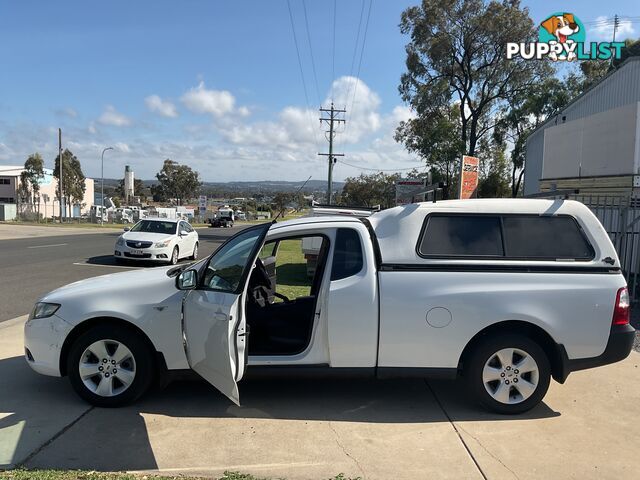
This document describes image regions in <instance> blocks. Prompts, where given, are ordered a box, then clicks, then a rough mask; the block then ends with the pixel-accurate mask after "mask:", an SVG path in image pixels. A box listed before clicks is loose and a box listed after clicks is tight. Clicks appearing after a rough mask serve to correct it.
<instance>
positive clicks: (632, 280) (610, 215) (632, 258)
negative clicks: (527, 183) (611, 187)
mask: <svg viewBox="0 0 640 480" xmlns="http://www.w3.org/2000/svg"><path fill="white" fill-rule="evenodd" d="M531 197H536V198H548V199H569V200H577V201H578V202H582V203H584V204H585V205H586V206H587V207H589V209H590V210H591V211H592V212H593V213H594V214H595V216H596V217H598V219H599V220H600V223H602V225H603V227H604V229H605V230H606V231H607V233H608V234H609V237H610V238H611V242H612V243H613V245H614V246H615V248H616V251H617V252H618V257H619V258H620V265H621V267H622V272H623V273H624V276H625V278H626V279H627V284H628V285H629V295H630V297H631V301H632V302H634V303H637V302H639V301H640V199H638V198H633V197H631V196H628V195H614V194H610V195H599V194H580V193H578V192H576V191H557V192H548V193H547V192H543V193H540V194H536V195H531V196H529V198H531Z"/></svg>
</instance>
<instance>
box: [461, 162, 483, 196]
mask: <svg viewBox="0 0 640 480" xmlns="http://www.w3.org/2000/svg"><path fill="white" fill-rule="evenodd" d="M479 164H480V160H479V159H478V158H477V157H469V156H468V155H464V156H463V157H462V166H461V169H460V170H461V171H460V199H467V198H476V197H477V196H478V165H479Z"/></svg>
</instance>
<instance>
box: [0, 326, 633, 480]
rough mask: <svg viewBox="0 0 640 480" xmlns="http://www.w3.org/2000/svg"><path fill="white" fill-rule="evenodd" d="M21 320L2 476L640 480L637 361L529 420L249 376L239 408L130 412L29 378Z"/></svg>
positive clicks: (3, 417)
mask: <svg viewBox="0 0 640 480" xmlns="http://www.w3.org/2000/svg"><path fill="white" fill-rule="evenodd" d="M24 320H25V318H24V317H20V318H18V319H14V320H10V321H8V322H4V323H2V324H0V468H9V467H12V466H15V465H24V466H26V467H33V468H36V467H38V468H80V469H95V470H117V471H120V470H129V471H154V472H157V471H161V472H165V473H168V474H178V473H185V474H191V475H211V476H214V475H220V474H222V472H223V471H224V470H238V471H243V472H247V473H253V474H255V475H259V476H267V477H285V478H287V479H318V478H328V477H330V476H333V475H336V474H337V473H340V472H343V473H345V474H346V475H348V476H361V477H363V478H366V479H385V480H387V479H390V478H393V479H405V478H406V479H412V480H413V479H423V478H456V479H459V478H465V479H466V478H478V479H482V478H491V479H502V478H505V479H509V478H519V479H526V478H555V479H558V478H580V479H583V478H594V479H596V478H597V479H601V478H612V479H613V478H615V479H621V478H638V476H639V475H640V456H639V455H638V453H637V446H636V443H637V439H638V435H637V433H636V431H637V428H638V419H639V418H640V381H638V380H639V376H640V370H639V369H638V364H639V363H640V354H638V353H635V352H632V354H631V356H630V358H628V359H627V360H625V361H624V362H622V363H619V364H616V365H611V366H607V367H602V368H600V369H596V370H591V371H585V372H578V373H575V374H572V375H571V376H570V377H569V379H568V381H567V383H566V384H565V385H558V384H555V383H554V384H552V387H551V389H550V391H549V394H548V395H547V397H546V400H545V403H544V404H542V405H540V406H539V407H538V408H536V409H534V410H533V411H532V412H530V413H529V414H527V415H524V416H518V417H502V416H495V415H492V414H488V413H485V412H483V411H481V410H479V409H477V408H476V407H475V405H473V404H470V403H468V401H467V400H466V396H465V394H464V390H462V389H461V387H460V386H459V385H457V384H455V383H452V382H429V383H426V382H424V381H417V380H407V381H374V380H371V381H369V380H356V381H349V380H293V379H290V380H282V379H280V380H253V381H248V382H243V383H242V384H241V388H240V391H241V401H242V403H243V406H242V407H236V406H234V405H232V404H231V403H230V402H229V401H228V400H227V399H225V398H224V397H223V396H222V395H221V394H219V393H217V391H216V390H215V389H213V388H211V387H209V386H208V385H207V384H206V383H204V382H180V383H174V384H172V385H171V386H169V387H168V388H167V389H166V390H164V391H161V392H153V393H152V394H150V395H148V396H147V397H146V398H145V399H143V400H142V401H140V402H139V403H137V404H136V405H133V406H131V407H128V408H123V409H116V410H110V409H99V408H93V407H89V406H88V405H87V404H85V403H83V402H81V401H80V400H79V399H78V398H77V397H76V395H75V394H74V393H73V392H72V390H71V387H70V386H69V385H68V382H67V380H66V379H56V378H47V377H42V376H39V375H36V374H35V373H33V372H31V370H30V369H29V367H28V366H27V365H26V364H25V362H24V360H23V358H22V324H23V322H24Z"/></svg>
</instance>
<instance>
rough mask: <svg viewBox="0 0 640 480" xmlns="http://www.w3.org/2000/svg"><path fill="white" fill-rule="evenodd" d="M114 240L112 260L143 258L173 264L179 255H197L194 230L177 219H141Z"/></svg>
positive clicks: (185, 222) (196, 235) (191, 256)
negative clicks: (113, 258) (113, 257)
mask: <svg viewBox="0 0 640 480" xmlns="http://www.w3.org/2000/svg"><path fill="white" fill-rule="evenodd" d="M124 230H125V232H124V233H123V234H122V235H120V237H118V240H117V241H116V246H115V251H114V256H115V258H116V260H118V261H122V260H144V261H152V262H162V263H169V264H171V265H175V264H176V263H178V261H179V260H180V259H181V258H190V259H193V260H195V259H196V258H198V232H196V231H195V230H194V229H193V227H192V226H191V225H189V222H187V221H185V220H180V219H168V218H145V219H143V220H140V221H139V222H138V223H136V224H135V225H134V226H133V227H132V228H131V229H129V228H128V227H125V229H124Z"/></svg>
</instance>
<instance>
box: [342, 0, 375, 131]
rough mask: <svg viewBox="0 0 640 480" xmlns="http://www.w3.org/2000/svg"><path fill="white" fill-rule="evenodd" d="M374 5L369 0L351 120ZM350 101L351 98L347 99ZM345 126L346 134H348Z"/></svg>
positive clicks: (350, 114) (352, 100)
mask: <svg viewBox="0 0 640 480" xmlns="http://www.w3.org/2000/svg"><path fill="white" fill-rule="evenodd" d="M372 7H373V0H369V10H368V11H367V20H366V22H365V24H364V33H363V35H362V49H361V50H360V60H359V61H358V73H357V74H356V84H355V86H354V87H353V96H352V97H351V108H350V109H349V121H350V120H351V116H352V115H353V106H354V105H355V102H356V93H357V92H358V83H359V82H360V70H361V68H362V58H363V57H364V48H365V45H366V43H367V31H368V30H369V19H370V18H371V8H372ZM347 101H349V99H347ZM346 128H347V127H346V126H345V134H346Z"/></svg>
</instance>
